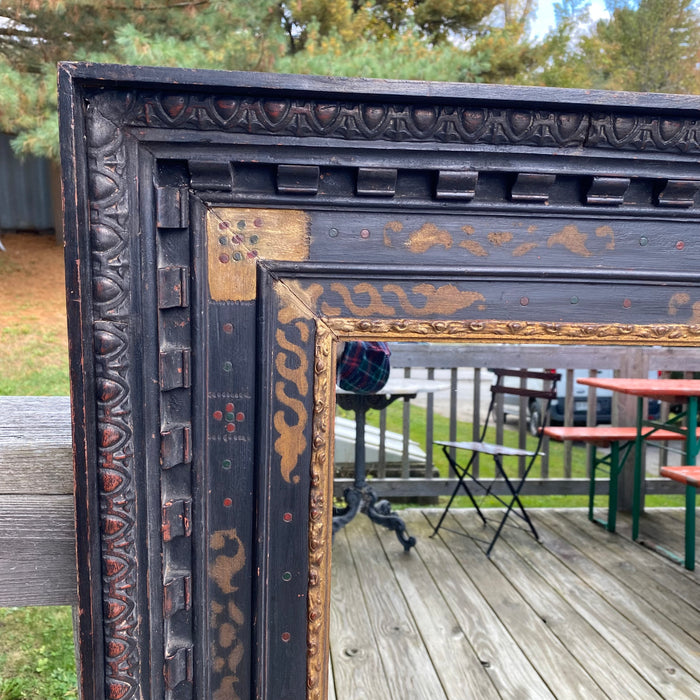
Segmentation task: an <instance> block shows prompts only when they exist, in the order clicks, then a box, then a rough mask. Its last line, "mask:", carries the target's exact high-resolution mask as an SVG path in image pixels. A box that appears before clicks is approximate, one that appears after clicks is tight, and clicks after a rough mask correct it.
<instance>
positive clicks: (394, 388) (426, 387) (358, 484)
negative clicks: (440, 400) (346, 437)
mask: <svg viewBox="0 0 700 700" xmlns="http://www.w3.org/2000/svg"><path fill="white" fill-rule="evenodd" d="M449 387H450V385H449V383H446V382H441V381H436V380H433V379H410V378H396V379H394V378H392V377H390V378H389V380H388V381H387V383H386V384H385V385H384V386H383V387H382V389H380V390H379V391H378V392H376V393H373V394H359V393H356V392H353V391H346V390H344V389H340V388H338V387H337V388H336V402H337V404H338V405H339V406H340V407H341V408H344V409H345V410H350V411H353V412H354V414H355V478H354V481H353V485H352V486H351V487H349V488H347V489H345V493H344V494H343V497H344V499H345V506H341V507H338V508H333V534H335V533H336V532H337V531H338V530H340V529H341V528H342V527H345V525H347V524H348V523H349V522H350V521H351V520H352V519H353V518H354V517H355V516H356V515H357V513H358V512H362V513H365V515H367V517H369V519H370V520H372V522H375V523H377V524H379V525H381V526H383V527H386V528H388V529H389V530H393V531H394V532H396V536H397V537H398V539H399V542H401V544H402V545H403V548H404V551H406V552H408V551H409V550H410V549H411V547H413V545H415V543H416V538H415V537H411V536H409V535H408V533H407V532H406V524H405V523H404V521H403V520H402V519H401V518H400V517H399V516H398V515H397V514H396V513H394V512H393V511H392V510H391V505H390V503H389V501H387V500H385V499H382V500H381V501H377V495H376V494H375V492H374V489H373V488H372V487H371V486H370V485H369V484H368V483H367V468H366V463H365V417H366V415H367V411H369V410H370V409H376V410H381V409H383V408H386V407H387V406H389V404H392V403H393V402H394V401H396V400H397V399H404V401H408V400H409V399H413V398H415V397H416V395H417V394H419V393H423V392H427V393H433V392H435V391H441V390H442V389H449Z"/></svg>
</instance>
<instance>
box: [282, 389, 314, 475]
mask: <svg viewBox="0 0 700 700" xmlns="http://www.w3.org/2000/svg"><path fill="white" fill-rule="evenodd" d="M286 386H287V385H286V384H285V383H284V382H275V397H276V398H277V400H278V401H279V402H280V403H281V404H283V405H284V406H287V407H288V408H290V409H291V410H292V412H293V413H294V414H295V416H296V418H297V422H296V423H293V424H291V425H290V424H289V423H288V422H287V418H286V417H285V414H284V411H277V412H276V413H275V415H274V417H273V424H274V426H275V430H276V431H277V435H278V437H277V439H276V440H275V452H276V453H277V454H278V455H279V458H280V468H281V471H282V478H283V479H284V480H285V481H286V482H287V483H292V476H291V475H292V472H293V471H294V470H295V469H296V467H297V464H298V462H299V457H300V456H301V455H302V454H304V450H305V449H306V438H305V437H304V430H305V429H306V422H307V419H308V415H307V413H306V406H305V405H304V402H303V401H300V400H299V399H296V398H294V397H291V396H289V395H288V394H287V390H286ZM298 481H299V476H298V475H297V476H295V477H294V483H298Z"/></svg>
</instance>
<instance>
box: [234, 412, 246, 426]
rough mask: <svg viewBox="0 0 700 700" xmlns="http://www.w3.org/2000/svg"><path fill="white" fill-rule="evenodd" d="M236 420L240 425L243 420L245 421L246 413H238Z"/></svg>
mask: <svg viewBox="0 0 700 700" xmlns="http://www.w3.org/2000/svg"><path fill="white" fill-rule="evenodd" d="M236 420H237V421H238V422H239V423H240V422H241V421H242V420H245V413H243V411H239V412H238V413H236Z"/></svg>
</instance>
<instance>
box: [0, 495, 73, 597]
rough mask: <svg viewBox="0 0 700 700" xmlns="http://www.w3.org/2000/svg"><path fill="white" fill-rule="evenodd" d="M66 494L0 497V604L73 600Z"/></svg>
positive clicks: (70, 500)
mask: <svg viewBox="0 0 700 700" xmlns="http://www.w3.org/2000/svg"><path fill="white" fill-rule="evenodd" d="M73 511H74V506H73V497H72V496H62V495H53V496H47V495H37V496H28V495H13V496H0V607H12V606H24V605H74V604H75V603H76V602H77V588H76V587H77V583H76V581H77V576H76V564H75V519H74V514H73Z"/></svg>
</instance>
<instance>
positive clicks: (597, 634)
mask: <svg viewBox="0 0 700 700" xmlns="http://www.w3.org/2000/svg"><path fill="white" fill-rule="evenodd" d="M454 514H455V515H454V517H453V516H449V517H450V521H449V524H448V527H449V531H445V530H443V531H441V533H440V536H439V537H436V538H430V537H429V535H430V532H431V529H430V527H429V523H428V520H430V521H432V522H435V521H436V518H437V512H436V511H434V510H431V509H410V510H405V511H402V517H404V519H405V520H406V523H407V526H408V530H409V533H410V534H412V535H414V536H416V537H417V538H418V544H417V545H416V547H415V549H414V550H413V551H412V552H410V553H409V554H405V553H404V552H403V549H402V547H401V546H400V545H399V542H398V541H397V539H396V536H395V535H394V533H392V532H389V531H387V530H384V529H381V528H375V527H374V525H373V524H372V523H371V522H370V521H369V520H368V519H367V518H365V517H363V516H358V517H357V518H355V520H354V521H353V522H352V523H350V525H348V526H347V527H346V528H345V529H344V530H341V531H340V532H339V533H338V534H337V535H336V538H335V542H334V545H333V560H332V562H333V564H332V565H333V579H332V596H331V597H332V603H331V663H330V668H331V690H330V693H329V698H331V699H332V700H333V699H335V700H362V699H365V698H366V699H367V700H376V699H378V698H382V700H384V699H387V700H389V699H394V700H439V699H441V698H442V699H449V700H468V699H469V698H475V699H478V700H483V699H485V698H515V697H518V698H538V699H539V698H574V697H585V698H587V699H589V698H620V699H624V700H628V699H629V698H659V697H663V698H674V700H675V699H676V698H686V697H687V698H698V697H700V573H699V572H698V570H696V571H695V572H689V571H687V570H685V569H684V568H683V567H681V566H679V565H677V564H674V563H673V562H670V561H668V560H667V559H665V558H663V557H661V556H659V555H658V554H656V553H655V552H653V551H651V550H650V549H648V548H646V547H642V546H640V545H639V544H635V543H633V542H631V541H630V539H629V523H628V521H626V520H625V518H624V517H621V523H620V526H619V528H618V531H619V534H610V533H608V532H606V531H605V530H604V529H603V528H601V527H600V526H597V525H594V524H592V523H590V522H589V521H588V519H587V517H586V512H585V511H584V510H579V509H576V510H563V509H547V510H530V514H531V515H532V516H533V521H534V523H535V526H536V527H537V529H538V531H539V534H540V537H541V543H538V542H536V541H535V540H534V538H533V537H532V536H531V534H529V532H527V531H525V530H523V529H521V528H519V527H507V528H506V530H505V533H504V535H503V536H502V537H501V539H500V540H499V541H498V543H497V545H496V547H495V549H494V551H493V553H492V556H491V558H490V559H488V558H487V557H486V556H485V555H484V554H483V553H482V551H481V550H480V547H481V548H482V549H483V548H484V545H483V544H480V543H479V542H477V541H475V539H473V538H474V537H477V538H483V537H484V535H485V532H484V527H483V526H482V525H481V523H480V521H479V520H478V518H477V516H476V514H475V513H474V511H472V510H458V511H454ZM514 520H516V522H519V521H518V520H517V519H514ZM699 525H700V523H699ZM487 528H489V529H490V530H492V529H493V525H492V524H491V523H490V524H489V525H487ZM699 530H700V527H699ZM465 532H466V533H469V534H470V535H471V536H472V537H468V536H465V535H464V533H465ZM642 533H643V534H644V536H645V537H647V538H651V537H653V538H654V539H656V541H659V542H663V543H664V544H667V545H669V546H670V548H672V549H674V550H675V551H678V552H680V551H682V537H683V511H682V510H675V509H654V510H651V511H647V514H646V515H645V517H644V520H643V524H642Z"/></svg>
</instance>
